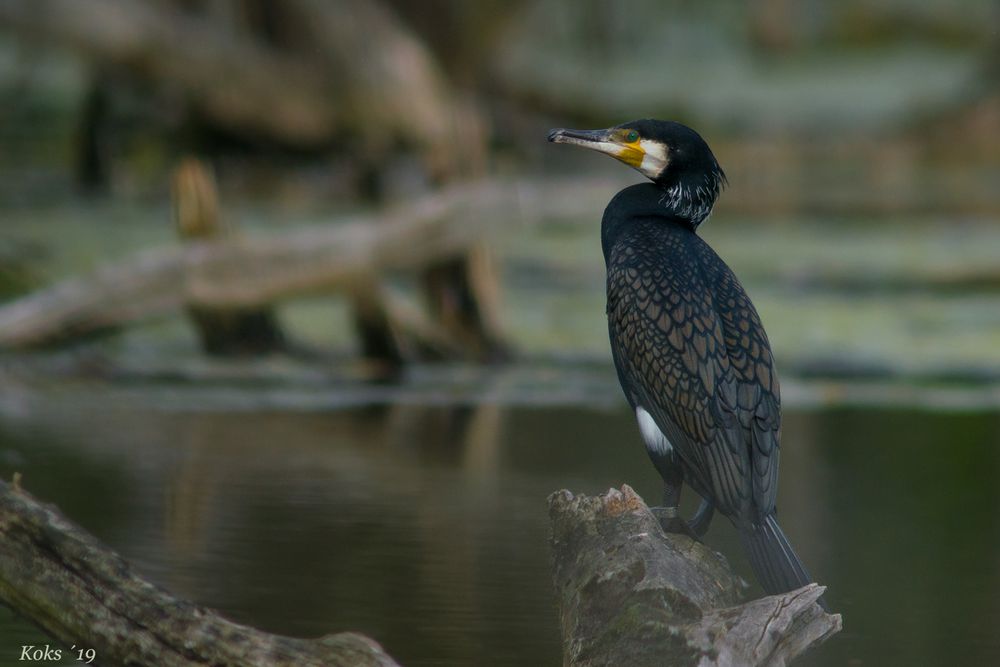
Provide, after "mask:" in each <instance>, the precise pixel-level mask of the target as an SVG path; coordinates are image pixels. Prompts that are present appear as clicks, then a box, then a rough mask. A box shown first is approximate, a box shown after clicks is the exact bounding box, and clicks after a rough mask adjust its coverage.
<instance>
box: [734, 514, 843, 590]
mask: <svg viewBox="0 0 1000 667" xmlns="http://www.w3.org/2000/svg"><path fill="white" fill-rule="evenodd" d="M739 533H740V539H741V540H742V542H743V547H744V548H745V549H746V552H747V556H749V559H750V566H751V567H753V571H754V574H755V575H757V580H758V581H759V582H760V585H761V587H762V588H763V589H764V591H765V592H767V594H768V595H776V594H778V593H786V592H788V591H794V590H795V589H797V588H802V587H803V586H805V585H806V584H810V583H812V577H810V576H809V572H808V571H806V568H805V565H803V564H802V561H801V560H799V557H798V556H796V555H795V551H794V550H793V549H792V545H791V544H789V543H788V538H787V537H785V533H784V532H783V531H782V530H781V526H779V525H778V520H777V518H775V516H774V515H773V514H771V515H769V516H768V517H767V518H766V519H764V521H763V522H762V523H760V524H756V525H751V526H747V527H745V528H741V529H740V531H739ZM819 603H820V605H821V606H822V607H823V608H824V609H826V602H825V601H824V600H823V599H822V598H820V600H819Z"/></svg>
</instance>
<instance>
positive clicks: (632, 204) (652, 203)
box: [601, 183, 711, 259]
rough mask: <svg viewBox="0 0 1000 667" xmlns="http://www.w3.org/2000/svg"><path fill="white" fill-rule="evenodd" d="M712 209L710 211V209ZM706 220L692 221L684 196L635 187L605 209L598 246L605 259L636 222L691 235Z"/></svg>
mask: <svg viewBox="0 0 1000 667" xmlns="http://www.w3.org/2000/svg"><path fill="white" fill-rule="evenodd" d="M710 209H711V207H710ZM705 217H707V214H706V215H705V216H702V217H700V219H697V220H696V219H695V218H692V217H691V215H690V212H689V210H688V203H687V202H686V201H685V200H684V198H683V196H681V197H676V198H675V197H674V196H673V195H672V194H671V192H670V190H669V188H664V187H662V186H660V185H657V184H655V183H637V184H636V185H631V186H629V187H627V188H625V189H624V190H622V191H621V192H619V193H618V194H616V195H615V196H614V197H613V198H612V199H611V201H610V202H609V203H608V207H607V208H606V209H604V219H603V220H602V221H601V245H602V246H603V248H604V256H605V259H607V257H608V253H609V251H610V249H611V247H612V246H613V245H614V244H615V241H616V240H617V239H618V238H619V237H620V236H621V235H622V234H623V233H625V232H627V231H628V230H629V229H630V228H631V227H633V226H634V224H635V222H636V221H637V220H639V219H646V220H649V219H652V220H655V221H656V222H657V223H662V224H664V225H672V226H676V227H682V228H684V229H687V230H689V231H690V232H691V233H694V231H695V230H696V229H697V228H698V224H699V223H700V222H701V221H702V220H704V219H705Z"/></svg>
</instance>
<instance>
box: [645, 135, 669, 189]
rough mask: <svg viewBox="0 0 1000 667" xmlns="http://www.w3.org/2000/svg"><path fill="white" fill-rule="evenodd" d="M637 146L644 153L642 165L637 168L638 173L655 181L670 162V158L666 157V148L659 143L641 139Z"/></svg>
mask: <svg viewBox="0 0 1000 667" xmlns="http://www.w3.org/2000/svg"><path fill="white" fill-rule="evenodd" d="M639 146H640V147H641V148H642V150H643V152H644V153H645V155H643V156H642V164H641V165H639V167H638V169H639V171H641V172H642V173H643V174H644V175H645V176H646V177H647V178H651V179H656V177H657V176H659V175H660V174H661V173H662V172H663V170H664V169H666V168H667V163H668V162H670V157H669V156H668V155H667V147H666V146H664V145H663V144H661V143H660V142H659V141H654V140H652V139H641V140H640V141H639Z"/></svg>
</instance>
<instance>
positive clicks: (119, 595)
mask: <svg viewBox="0 0 1000 667" xmlns="http://www.w3.org/2000/svg"><path fill="white" fill-rule="evenodd" d="M0 542H2V544H3V548H2V549H0V601H2V602H4V603H5V604H7V605H9V606H11V607H12V608H14V609H15V610H17V611H18V612H19V613H20V614H22V615H24V616H26V617H27V618H28V619H30V620H31V621H33V622H34V623H36V624H37V625H39V626H40V627H41V628H42V629H43V630H45V631H46V632H48V633H49V634H50V635H52V636H53V637H54V638H56V639H57V640H59V641H61V642H63V643H64V644H66V645H67V646H69V645H72V644H76V645H77V646H86V647H88V648H93V649H95V650H96V652H97V658H96V660H95V663H97V664H102V665H134V666H137V667H139V666H146V665H148V666H150V667H182V666H193V665H226V666H230V665H231V666H233V667H265V666H266V667H286V666H287V667H292V666H295V667H302V666H316V667H319V666H321V665H324V666H328V667H329V666H334V667H398V665H397V663H396V662H395V661H394V660H393V659H392V658H391V657H389V655H388V654H387V653H386V652H385V651H384V650H383V649H382V648H381V647H380V646H379V645H378V644H377V643H376V642H375V641H373V640H371V639H369V638H367V637H365V636H363V635H360V634H356V633H353V632H344V633H338V634H331V635H326V636H324V637H320V638H317V639H298V638H293V637H284V636H280V635H272V634H269V633H266V632H261V631H259V630H255V629H254V628H250V627H247V626H243V625H238V624H236V623H233V622H231V621H228V620H226V619H225V618H222V617H221V616H219V615H218V614H217V613H215V612H214V611H212V610H210V609H206V608H204V607H200V606H198V605H196V604H194V603H192V602H188V601H186V600H181V599H178V598H176V597H174V596H172V595H171V594H170V593H168V592H166V591H165V590H163V589H161V588H159V587H158V586H156V585H154V584H152V583H150V582H148V581H146V580H145V579H143V578H141V577H139V576H138V575H137V574H135V573H134V572H133V571H132V568H131V567H130V566H129V565H128V563H126V562H125V560H124V559H122V557H121V556H119V555H118V554H116V553H115V552H113V551H111V550H110V549H108V548H107V547H105V546H103V545H102V544H101V543H100V542H98V541H97V540H96V539H95V538H94V537H92V536H91V535H90V534H88V533H86V532H85V531H84V530H82V529H81V528H79V527H78V526H76V525H74V524H73V523H71V522H70V521H68V520H67V519H66V518H65V517H63V516H62V515H61V514H60V513H59V512H58V511H57V510H56V509H55V508H53V507H51V506H47V505H43V504H41V503H39V502H38V501H37V500H35V499H34V498H32V497H31V496H30V495H29V494H27V493H26V492H25V491H23V490H21V489H20V488H19V487H18V485H17V482H16V480H15V483H14V484H7V483H5V482H0Z"/></svg>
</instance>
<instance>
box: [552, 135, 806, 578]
mask: <svg viewBox="0 0 1000 667" xmlns="http://www.w3.org/2000/svg"><path fill="white" fill-rule="evenodd" d="M549 141H553V142H556V143H565V144H576V145H578V146H583V147H584V148H590V149H593V150H597V151H600V152H602V153H607V154H608V155H611V156H612V157H615V158H617V159H619V160H621V161H622V162H624V163H625V164H627V165H629V166H631V167H634V168H635V169H637V170H639V171H640V172H642V173H643V174H644V175H645V176H647V177H648V178H649V179H650V180H652V181H653V182H652V183H641V184H637V185H632V186H630V187H627V188H625V189H624V190H622V191H621V192H619V193H618V194H617V195H615V196H614V198H613V199H612V200H611V203H609V204H608V207H607V208H606V209H605V211H604V219H603V220H602V222H601V244H602V246H603V248H604V260H605V262H606V264H607V270H608V307H607V312H608V329H609V332H610V334H611V353H612V356H613V357H614V362H615V368H616V369H617V370H618V379H619V381H620V382H621V385H622V389H624V391H625V396H626V398H627V399H628V402H629V404H630V405H631V406H632V409H633V410H634V411H635V414H636V419H637V420H638V422H639V430H640V431H641V433H642V438H643V440H644V442H645V444H646V451H647V452H648V453H649V456H650V458H651V459H652V461H653V464H654V465H655V466H656V469H657V470H658V471H659V473H660V476H661V477H662V478H663V482H664V506H665V507H663V508H658V510H659V512H658V513H659V516H660V518H661V522H662V523H663V524H664V527H665V528H666V529H668V530H674V531H685V532H689V533H693V534H694V535H695V536H697V537H700V536H701V535H702V534H704V531H705V530H706V529H707V528H708V524H709V522H710V521H711V518H712V513H713V508H714V509H718V511H719V512H721V513H722V514H723V515H725V516H727V517H729V519H730V520H731V521H732V522H733V524H734V525H735V526H736V528H737V530H738V532H739V535H740V538H741V540H742V542H743V545H744V546H745V548H746V550H747V554H748V556H749V560H750V564H751V565H752V566H753V569H754V572H755V574H756V575H757V578H758V580H759V581H760V583H761V586H762V587H763V588H764V590H765V591H766V592H767V593H768V594H775V593H783V592H786V591H790V590H794V589H796V588H800V587H801V586H805V585H806V584H808V583H810V582H811V581H812V579H811V578H810V576H809V574H808V572H806V569H805V567H804V566H803V565H802V562H801V561H800V560H799V558H798V556H796V555H795V552H794V551H793V550H792V547H791V545H790V544H789V543H788V540H787V538H786V537H785V534H784V533H783V532H782V530H781V527H780V526H779V525H778V521H777V519H776V517H775V496H776V494H777V491H778V449H779V441H780V438H781V398H780V393H779V389H778V377H777V375H776V374H775V370H774V360H773V358H772V356H771V346H770V345H769V344H768V341H767V334H766V333H764V327H763V326H761V323H760V318H759V317H758V316H757V311H756V310H755V309H754V306H753V304H752V303H751V302H750V297H748V296H747V294H746V292H745V291H744V290H743V287H742V286H741V285H740V282H739V281H738V280H737V279H736V276H735V275H734V274H733V272H732V271H731V270H730V269H729V267H728V266H726V264H725V262H723V261H722V260H721V259H720V258H719V256H718V255H717V254H715V252H714V251H713V250H712V249H711V248H710V247H709V246H708V244H707V243H705V241H703V240H702V239H701V238H700V237H699V236H698V235H697V234H696V231H697V230H698V226H699V225H700V224H701V223H702V222H704V221H705V219H706V218H708V216H709V214H710V213H711V212H712V206H713V205H714V204H715V201H716V199H718V197H719V192H720V190H721V189H722V187H723V186H724V185H725V183H726V176H725V173H724V172H723V171H722V168H721V167H719V163H718V162H717V161H716V159H715V156H714V155H713V154H712V151H711V149H710V148H709V147H708V144H706V143H705V140H704V139H702V138H701V136H700V135H699V134H698V133H697V132H695V131H694V130H692V129H691V128H689V127H686V126H684V125H681V124H680V123H675V122H671V121H661V120H648V119H647V120H637V121H633V122H630V123H625V124H624V125H619V126H617V127H612V128H609V129H606V130H586V131H581V130H566V129H557V130H552V131H551V132H550V133H549ZM684 482H687V484H688V485H689V486H690V487H691V488H692V489H694V491H695V492H696V493H697V494H698V495H700V496H701V498H702V505H701V507H700V508H699V510H698V512H697V514H696V516H695V517H694V518H693V519H692V521H691V522H690V524H688V523H687V522H685V521H683V519H680V518H679V517H678V516H677V504H678V501H679V500H680V492H681V485H682V484H683V483H684Z"/></svg>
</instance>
